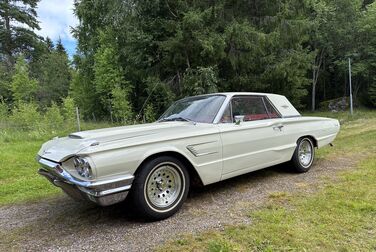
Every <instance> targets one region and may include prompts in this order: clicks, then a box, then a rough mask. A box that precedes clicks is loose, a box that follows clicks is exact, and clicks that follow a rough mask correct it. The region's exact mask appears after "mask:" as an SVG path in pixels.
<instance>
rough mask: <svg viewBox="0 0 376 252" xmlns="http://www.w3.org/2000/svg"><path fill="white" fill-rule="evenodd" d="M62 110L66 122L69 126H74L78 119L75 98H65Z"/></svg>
mask: <svg viewBox="0 0 376 252" xmlns="http://www.w3.org/2000/svg"><path fill="white" fill-rule="evenodd" d="M61 112H62V115H63V117H64V120H65V124H66V125H68V127H69V128H73V127H74V126H75V121H76V106H75V104H74V100H73V98H71V97H69V96H68V97H66V98H64V99H63V104H62V105H61Z"/></svg>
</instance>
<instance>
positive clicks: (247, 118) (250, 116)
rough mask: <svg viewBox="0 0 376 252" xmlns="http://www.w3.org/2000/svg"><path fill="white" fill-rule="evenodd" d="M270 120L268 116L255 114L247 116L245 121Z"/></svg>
mask: <svg viewBox="0 0 376 252" xmlns="http://www.w3.org/2000/svg"><path fill="white" fill-rule="evenodd" d="M264 119H269V115H268V114H255V115H245V116H244V121H254V120H264Z"/></svg>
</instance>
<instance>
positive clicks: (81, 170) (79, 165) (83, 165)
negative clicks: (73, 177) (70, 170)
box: [73, 156, 93, 179]
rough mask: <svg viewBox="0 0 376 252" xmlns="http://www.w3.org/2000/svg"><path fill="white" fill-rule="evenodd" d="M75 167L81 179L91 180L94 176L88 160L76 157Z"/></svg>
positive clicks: (74, 159) (74, 160)
mask: <svg viewBox="0 0 376 252" xmlns="http://www.w3.org/2000/svg"><path fill="white" fill-rule="evenodd" d="M73 165H74V168H75V169H76V171H77V173H78V175H80V176H81V177H83V178H87V179H89V178H91V177H92V176H93V171H92V169H91V166H90V163H89V161H88V160H87V159H86V158H84V157H79V156H75V157H74V158H73Z"/></svg>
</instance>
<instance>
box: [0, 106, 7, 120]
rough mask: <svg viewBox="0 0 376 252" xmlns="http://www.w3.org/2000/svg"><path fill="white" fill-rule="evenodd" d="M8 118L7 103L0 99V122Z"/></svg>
mask: <svg viewBox="0 0 376 252" xmlns="http://www.w3.org/2000/svg"><path fill="white" fill-rule="evenodd" d="M7 118H8V105H7V104H6V103H5V102H4V101H0V122H1V121H5V120H6V119H7Z"/></svg>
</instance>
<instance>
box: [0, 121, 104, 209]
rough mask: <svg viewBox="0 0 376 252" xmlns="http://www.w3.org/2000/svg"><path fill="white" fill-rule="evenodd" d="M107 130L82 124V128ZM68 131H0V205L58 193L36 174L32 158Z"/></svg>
mask: <svg viewBox="0 0 376 252" xmlns="http://www.w3.org/2000/svg"><path fill="white" fill-rule="evenodd" d="M101 127H108V124H99V123H98V124H88V123H86V124H84V125H83V129H93V128H101ZM67 134H68V132H22V131H15V130H13V129H0V205H5V204H10V203H22V202H30V201H35V200H38V199H42V198H46V197H50V196H54V195H58V194H62V192H61V190H60V189H58V188H56V187H54V186H52V185H51V184H50V182H48V181H47V180H46V179H44V178H42V177H41V176H39V175H38V174H37V170H38V168H39V165H38V163H37V162H36V161H35V156H36V154H37V152H38V150H39V148H40V147H41V145H42V144H43V143H44V142H45V141H47V140H49V139H51V138H52V137H54V136H56V135H58V136H65V135H67Z"/></svg>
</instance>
